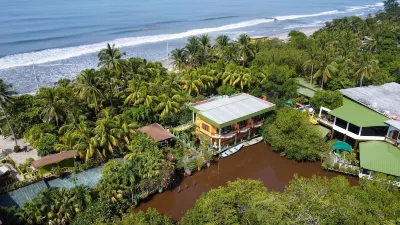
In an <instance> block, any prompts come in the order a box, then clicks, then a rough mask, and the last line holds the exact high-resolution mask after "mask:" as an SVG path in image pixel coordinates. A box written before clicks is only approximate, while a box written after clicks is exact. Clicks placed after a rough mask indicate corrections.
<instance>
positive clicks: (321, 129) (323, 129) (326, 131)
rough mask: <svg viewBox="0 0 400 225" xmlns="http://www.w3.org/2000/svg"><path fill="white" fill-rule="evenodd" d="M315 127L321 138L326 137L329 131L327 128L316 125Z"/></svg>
mask: <svg viewBox="0 0 400 225" xmlns="http://www.w3.org/2000/svg"><path fill="white" fill-rule="evenodd" d="M317 127H318V131H319V133H320V134H321V137H323V138H324V137H326V135H328V134H329V132H330V131H331V130H329V129H328V128H326V127H324V126H321V125H317Z"/></svg>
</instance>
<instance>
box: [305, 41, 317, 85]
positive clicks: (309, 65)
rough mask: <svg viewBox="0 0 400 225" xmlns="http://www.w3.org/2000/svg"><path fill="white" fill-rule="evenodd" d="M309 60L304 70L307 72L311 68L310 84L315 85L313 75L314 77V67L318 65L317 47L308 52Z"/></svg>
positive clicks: (312, 47)
mask: <svg viewBox="0 0 400 225" xmlns="http://www.w3.org/2000/svg"><path fill="white" fill-rule="evenodd" d="M307 53H308V60H307V61H305V62H304V64H303V70H304V71H306V70H307V68H310V75H311V76H310V83H311V84H312V83H313V75H314V66H315V65H316V64H317V51H316V47H315V46H314V45H313V46H311V47H310V48H309V49H308V51H307Z"/></svg>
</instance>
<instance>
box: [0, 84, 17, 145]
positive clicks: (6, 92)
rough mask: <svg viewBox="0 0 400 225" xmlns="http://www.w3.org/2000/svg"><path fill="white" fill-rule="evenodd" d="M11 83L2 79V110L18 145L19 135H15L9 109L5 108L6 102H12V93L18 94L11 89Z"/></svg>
mask: <svg viewBox="0 0 400 225" xmlns="http://www.w3.org/2000/svg"><path fill="white" fill-rule="evenodd" d="M11 88H12V85H11V84H6V83H4V82H3V80H2V79H0V110H2V111H3V113H4V118H5V119H6V121H7V124H8V127H9V128H10V131H11V134H12V135H13V137H14V142H15V146H18V143H17V137H16V136H15V133H14V129H13V127H12V126H11V124H10V120H9V118H8V114H7V110H6V108H5V106H6V104H11V103H12V95H14V94H16V92H14V91H11V90H10V89H11Z"/></svg>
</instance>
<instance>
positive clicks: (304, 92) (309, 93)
mask: <svg viewBox="0 0 400 225" xmlns="http://www.w3.org/2000/svg"><path fill="white" fill-rule="evenodd" d="M297 93H298V94H300V95H304V96H306V97H309V98H312V97H314V94H315V91H313V90H310V89H308V88H303V87H300V86H298V87H297Z"/></svg>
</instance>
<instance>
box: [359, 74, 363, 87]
mask: <svg viewBox="0 0 400 225" xmlns="http://www.w3.org/2000/svg"><path fill="white" fill-rule="evenodd" d="M363 79H364V73H363V74H362V75H361V78H360V87H362V83H363Z"/></svg>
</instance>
